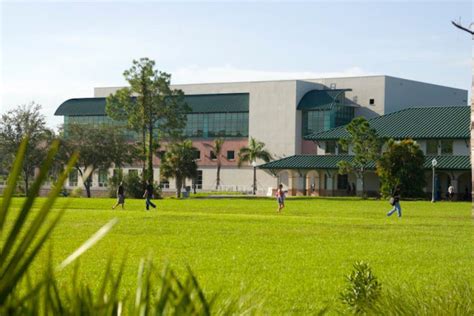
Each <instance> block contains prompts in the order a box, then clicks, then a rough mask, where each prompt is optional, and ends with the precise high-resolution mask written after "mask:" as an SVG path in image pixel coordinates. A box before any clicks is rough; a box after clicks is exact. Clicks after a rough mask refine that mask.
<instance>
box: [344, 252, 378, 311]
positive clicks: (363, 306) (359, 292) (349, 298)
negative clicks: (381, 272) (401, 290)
mask: <svg viewBox="0 0 474 316" xmlns="http://www.w3.org/2000/svg"><path fill="white" fill-rule="evenodd" d="M353 267H354V270H353V271H352V272H351V274H350V275H348V276H347V277H346V281H347V287H346V289H345V290H344V291H343V292H342V293H341V300H342V302H343V303H344V304H345V305H347V307H348V308H349V310H351V311H352V312H353V313H354V314H365V313H367V311H368V310H369V309H370V308H371V307H372V306H373V305H374V303H375V302H376V301H377V299H378V298H379V297H380V292H381V290H382V285H381V284H380V283H379V282H378V281H377V277H376V276H375V275H374V274H373V273H372V269H371V268H370V266H369V265H368V264H367V263H365V262H362V261H361V262H356V263H355V264H354V265H353Z"/></svg>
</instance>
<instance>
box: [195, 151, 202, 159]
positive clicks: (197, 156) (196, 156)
mask: <svg viewBox="0 0 474 316" xmlns="http://www.w3.org/2000/svg"><path fill="white" fill-rule="evenodd" d="M194 159H196V160H199V159H201V151H200V150H197V149H196V150H194Z"/></svg>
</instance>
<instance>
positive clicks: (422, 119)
mask: <svg viewBox="0 0 474 316" xmlns="http://www.w3.org/2000/svg"><path fill="white" fill-rule="evenodd" d="M470 117H471V108H470V107H469V106H439V107H416V108H408V109H404V110H401V111H397V112H393V113H390V114H386V115H382V116H379V117H376V118H373V119H369V120H368V121H369V123H370V126H371V127H372V128H375V129H376V130H377V133H378V135H379V136H380V137H386V138H394V139H405V138H412V139H469V138H470V126H471V125H470V124H471V119H470ZM348 136H349V134H348V132H347V130H346V127H345V126H340V127H336V128H333V129H330V130H328V131H324V132H317V133H314V134H311V135H307V136H305V137H304V138H305V139H306V140H313V141H325V140H338V139H341V138H347V137H348Z"/></svg>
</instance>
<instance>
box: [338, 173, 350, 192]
mask: <svg viewBox="0 0 474 316" xmlns="http://www.w3.org/2000/svg"><path fill="white" fill-rule="evenodd" d="M348 185H349V180H348V177H347V174H338V175H337V189H338V190H346V189H347V186H348Z"/></svg>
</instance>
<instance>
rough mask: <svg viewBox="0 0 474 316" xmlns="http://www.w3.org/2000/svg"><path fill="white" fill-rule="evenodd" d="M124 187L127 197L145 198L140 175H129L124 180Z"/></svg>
mask: <svg viewBox="0 0 474 316" xmlns="http://www.w3.org/2000/svg"><path fill="white" fill-rule="evenodd" d="M123 185H124V189H125V196H126V197H130V198H136V199H139V198H142V197H143V191H144V185H143V183H142V179H141V178H140V176H139V175H138V174H135V173H129V174H127V175H126V176H125V177H124V179H123Z"/></svg>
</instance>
